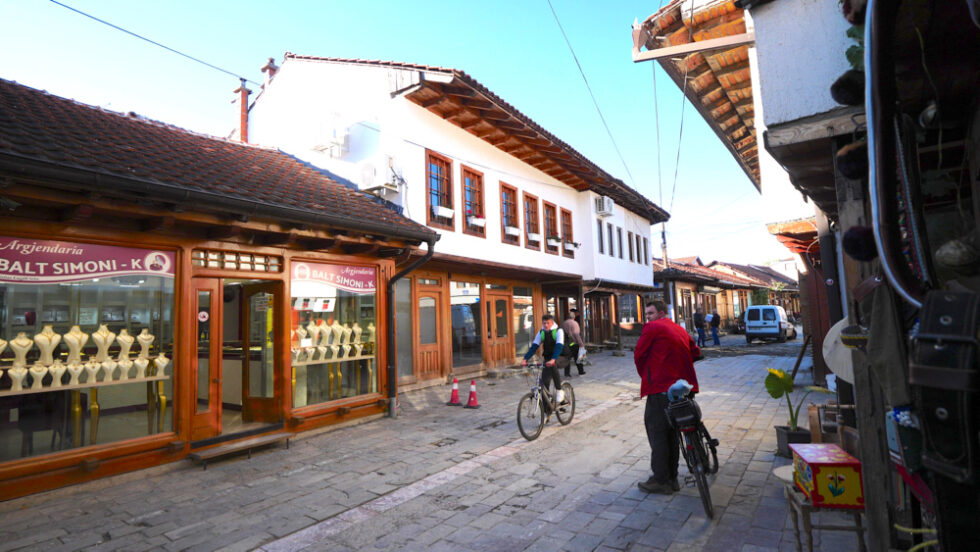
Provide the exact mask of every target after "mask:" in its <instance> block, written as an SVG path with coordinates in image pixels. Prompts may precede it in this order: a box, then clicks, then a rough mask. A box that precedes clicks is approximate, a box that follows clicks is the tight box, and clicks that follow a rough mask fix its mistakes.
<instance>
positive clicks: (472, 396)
mask: <svg viewBox="0 0 980 552" xmlns="http://www.w3.org/2000/svg"><path fill="white" fill-rule="evenodd" d="M463 408H480V403H478V402H476V380H472V381H470V400H468V401H466V406H464V407H463Z"/></svg>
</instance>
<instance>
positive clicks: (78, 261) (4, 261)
mask: <svg viewBox="0 0 980 552" xmlns="http://www.w3.org/2000/svg"><path fill="white" fill-rule="evenodd" d="M174 264H175V263H174V253H173V252H172V251H155V250H149V249H135V248H131V247H116V246H112V245H94V244H86V243H73V242H62V241H50V240H32V239H26V238H9V237H3V236H0V283H38V282H77V281H82V280H91V279H93V278H108V277H110V276H137V275H147V276H166V277H170V278H172V277H173V275H174Z"/></svg>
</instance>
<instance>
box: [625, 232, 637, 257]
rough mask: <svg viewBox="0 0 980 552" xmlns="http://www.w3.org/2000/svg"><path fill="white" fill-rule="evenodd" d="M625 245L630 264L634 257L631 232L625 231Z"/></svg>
mask: <svg viewBox="0 0 980 552" xmlns="http://www.w3.org/2000/svg"><path fill="white" fill-rule="evenodd" d="M626 243H627V244H629V250H630V262H631V263H632V262H633V259H635V258H636V257H634V255H633V232H630V231H629V230H627V231H626Z"/></svg>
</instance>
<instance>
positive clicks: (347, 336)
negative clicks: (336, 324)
mask: <svg viewBox="0 0 980 552" xmlns="http://www.w3.org/2000/svg"><path fill="white" fill-rule="evenodd" d="M353 332H354V330H352V329H351V327H350V325H348V324H344V337H343V338H341V340H340V344H341V345H349V344H350V334H352V333H353Z"/></svg>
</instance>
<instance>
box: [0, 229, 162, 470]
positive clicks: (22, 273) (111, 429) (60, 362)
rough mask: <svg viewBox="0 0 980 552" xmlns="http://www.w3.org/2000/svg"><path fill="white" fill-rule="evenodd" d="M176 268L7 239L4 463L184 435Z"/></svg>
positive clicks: (0, 322)
mask: <svg viewBox="0 0 980 552" xmlns="http://www.w3.org/2000/svg"><path fill="white" fill-rule="evenodd" d="M174 265H175V256H174V253H173V252H169V251H154V250H148V249H136V248H128V247H113V246H108V245H92V244H83V243H72V242H62V241H47V240H32V239H23V238H9V237H0V461H6V460H13V459H17V458H24V457H30V456H37V455H41V454H47V453H52V452H58V451H62V450H69V449H75V448H79V447H84V446H88V445H96V444H106V443H115V442H119V441H124V440H127V439H134V438H137V437H144V436H146V435H150V434H154V433H162V432H168V431H173V410H174V409H173V404H172V403H173V398H174V393H173V374H174V370H173V366H172V363H171V359H172V358H173V333H174V327H173V312H174Z"/></svg>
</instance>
